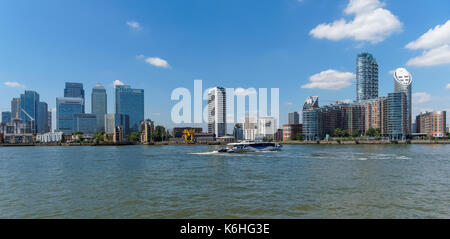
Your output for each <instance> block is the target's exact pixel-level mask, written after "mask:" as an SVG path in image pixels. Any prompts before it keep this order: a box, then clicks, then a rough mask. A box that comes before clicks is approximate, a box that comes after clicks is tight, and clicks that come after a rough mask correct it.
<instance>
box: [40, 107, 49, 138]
mask: <svg viewBox="0 0 450 239" xmlns="http://www.w3.org/2000/svg"><path fill="white" fill-rule="evenodd" d="M48 117H49V116H48V104H47V103H45V102H39V118H38V121H37V132H38V133H40V134H43V133H47V132H50V131H51V126H49V125H48Z"/></svg>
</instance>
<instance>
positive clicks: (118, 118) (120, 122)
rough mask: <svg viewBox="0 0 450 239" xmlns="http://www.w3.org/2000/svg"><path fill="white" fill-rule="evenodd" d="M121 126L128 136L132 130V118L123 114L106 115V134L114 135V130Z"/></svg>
mask: <svg viewBox="0 0 450 239" xmlns="http://www.w3.org/2000/svg"><path fill="white" fill-rule="evenodd" d="M118 126H121V127H122V129H124V134H125V135H127V134H128V129H129V128H130V118H129V117H128V115H122V114H107V115H105V133H106V134H113V133H114V129H115V128H116V127H118Z"/></svg>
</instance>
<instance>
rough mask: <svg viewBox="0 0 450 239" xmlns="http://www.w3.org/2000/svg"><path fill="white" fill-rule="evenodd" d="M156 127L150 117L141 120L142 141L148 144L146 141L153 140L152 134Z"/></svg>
mask: <svg viewBox="0 0 450 239" xmlns="http://www.w3.org/2000/svg"><path fill="white" fill-rule="evenodd" d="M154 127H155V126H154V123H153V121H151V120H149V119H147V120H145V121H142V122H141V127H140V131H141V135H140V137H141V140H140V141H141V143H143V144H146V143H150V142H153V139H152V134H153V131H154V130H155V128H154Z"/></svg>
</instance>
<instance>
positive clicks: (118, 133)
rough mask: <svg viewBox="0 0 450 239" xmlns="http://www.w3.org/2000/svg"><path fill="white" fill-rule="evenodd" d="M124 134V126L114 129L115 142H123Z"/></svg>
mask: <svg viewBox="0 0 450 239" xmlns="http://www.w3.org/2000/svg"><path fill="white" fill-rule="evenodd" d="M123 134H124V132H123V128H122V126H117V127H114V131H113V142H114V143H119V142H123V139H124V136H123Z"/></svg>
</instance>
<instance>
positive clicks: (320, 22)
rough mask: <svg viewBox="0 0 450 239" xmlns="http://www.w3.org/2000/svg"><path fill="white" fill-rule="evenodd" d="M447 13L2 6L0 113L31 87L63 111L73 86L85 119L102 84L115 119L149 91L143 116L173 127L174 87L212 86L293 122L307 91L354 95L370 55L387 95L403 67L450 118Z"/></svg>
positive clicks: (316, 0)
mask: <svg viewBox="0 0 450 239" xmlns="http://www.w3.org/2000/svg"><path fill="white" fill-rule="evenodd" d="M449 12H450V1H448V0H433V1H425V0H412V1H406V0H405V1H401V0H396V1H394V0H384V1H379V0H351V1H350V0H339V1H329V0H302V1H299V0H278V1H275V0H274V1H269V0H267V1H260V0H246V1H242V0H227V1H220V0H217V1H210V0H192V1H186V0H179V1H175V0H172V1H144V0H141V1H118V0H96V1H91V0H77V1H75V0H73V1H71V0H66V1H59V0H41V1H31V0H26V1H24V0H14V1H13V0H8V1H6V0H0V110H1V111H5V110H9V108H10V101H11V99H12V98H13V97H17V96H18V95H19V94H20V93H22V92H23V91H24V90H25V89H30V90H36V91H37V92H38V93H39V94H40V95H41V100H42V101H46V102H47V103H48V104H49V106H50V107H54V106H55V101H56V97H60V96H63V88H64V82H66V81H73V82H82V83H84V85H85V90H86V95H87V102H86V103H87V108H86V109H87V111H88V112H89V111H90V94H91V89H92V87H93V86H94V85H95V84H97V83H102V84H103V85H105V87H106V88H107V91H108V101H109V102H108V110H109V112H113V82H114V81H116V80H119V81H121V82H123V83H125V84H129V85H131V86H132V87H135V88H143V89H145V93H146V94H145V105H146V106H145V112H146V118H151V119H153V120H155V121H156V123H157V124H164V125H167V126H169V127H172V126H173V124H172V123H171V120H170V110H171V108H172V107H173V106H174V105H175V104H176V102H174V101H171V100H170V94H171V92H172V90H173V89H175V88H178V87H186V88H188V89H193V80H194V79H202V80H203V87H204V89H205V88H207V87H212V86H215V85H221V86H224V87H230V88H238V87H243V88H248V87H255V88H280V116H281V123H284V122H286V121H287V113H288V112H290V111H298V110H299V109H300V107H301V105H302V104H303V102H304V100H305V99H306V97H307V96H309V95H318V96H319V97H320V98H319V101H320V104H321V105H323V104H329V103H332V102H333V101H336V100H347V99H355V97H356V96H355V80H354V79H352V78H353V77H352V73H353V74H354V71H355V61H356V59H355V58H356V54H358V53H360V52H365V51H368V52H370V53H372V54H373V55H374V56H375V57H376V58H377V61H378V64H379V78H380V96H384V95H387V93H389V92H392V91H393V79H392V76H391V73H390V72H391V71H392V70H395V69H396V68H398V67H406V68H407V69H408V70H409V71H410V72H411V74H412V75H413V93H415V97H414V105H413V107H414V114H416V113H418V112H419V111H422V110H432V109H434V110H450V94H449V93H450V85H449V84H450V49H449V48H450V47H449V45H450V22H447V21H449V20H450V15H449V14H448V13H449ZM430 29H432V30H430ZM429 31H430V32H429ZM427 32H428V33H427ZM329 70H331V71H329ZM312 76H315V77H313V78H311V77H312ZM310 78H311V79H315V83H314V84H311V83H312V82H311V81H310ZM447 85H449V86H448V87H447ZM446 87H447V88H446ZM192 92H193V90H192Z"/></svg>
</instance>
